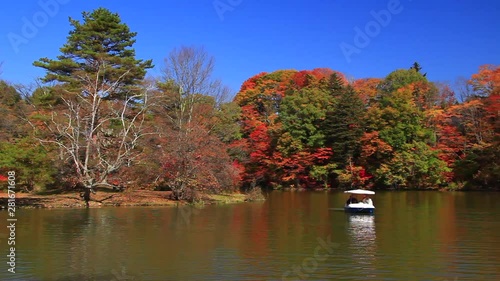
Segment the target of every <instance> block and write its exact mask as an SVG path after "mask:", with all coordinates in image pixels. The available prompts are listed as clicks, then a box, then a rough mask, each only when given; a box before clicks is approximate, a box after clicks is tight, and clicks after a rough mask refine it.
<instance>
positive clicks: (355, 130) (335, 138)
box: [322, 86, 365, 168]
mask: <svg viewBox="0 0 500 281" xmlns="http://www.w3.org/2000/svg"><path fill="white" fill-rule="evenodd" d="M364 111H365V106H364V103H363V101H362V100H361V98H360V97H359V95H358V94H357V93H356V91H354V89H353V88H352V87H351V86H347V87H346V88H344V89H343V90H342V91H341V93H340V96H339V97H338V99H337V100H336V102H335V103H334V104H333V105H332V106H331V107H330V108H329V110H328V112H327V114H326V118H325V120H324V121H323V122H322V131H323V134H324V135H325V136H326V141H325V144H326V146H328V147H331V148H332V149H333V153H334V154H333V160H334V161H335V163H336V164H337V166H338V167H339V168H343V167H345V166H346V165H347V162H348V160H349V159H352V158H353V157H354V158H357V157H358V156H359V149H360V138H361V136H362V135H363V132H364V122H363V120H364V119H365V118H364Z"/></svg>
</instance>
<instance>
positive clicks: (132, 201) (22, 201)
mask: <svg viewBox="0 0 500 281" xmlns="http://www.w3.org/2000/svg"><path fill="white" fill-rule="evenodd" d="M170 193H171V192H170V191H151V190H134V191H124V192H103V191H98V192H97V193H96V194H92V197H91V200H90V201H89V208H101V207H139V206H156V207H166V206H172V207H173V206H178V205H193V204H194V205H196V204H204V205H214V204H231V203H242V202H248V201H252V200H251V198H249V195H247V194H242V193H230V194H203V195H202V196H201V198H202V199H201V200H200V202H199V203H198V202H196V203H190V202H187V201H182V200H181V201H177V200H172V199H169V198H168V197H169V195H170ZM15 195H16V197H15V206H16V207H17V208H44V209H52V208H86V206H85V201H83V199H82V198H81V197H80V192H68V193H61V194H52V195H39V194H30V193H21V192H16V194H15ZM8 199H9V197H8V194H7V192H4V191H2V192H0V210H3V209H6V208H7V206H8ZM11 200H12V199H11Z"/></svg>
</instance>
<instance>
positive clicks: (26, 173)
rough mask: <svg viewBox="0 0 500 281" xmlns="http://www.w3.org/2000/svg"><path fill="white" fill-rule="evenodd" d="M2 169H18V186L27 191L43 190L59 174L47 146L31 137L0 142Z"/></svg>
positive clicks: (0, 163) (0, 167) (0, 165)
mask: <svg viewBox="0 0 500 281" xmlns="http://www.w3.org/2000/svg"><path fill="white" fill-rule="evenodd" d="M0 170H2V171H5V172H6V171H16V178H17V183H18V186H22V187H23V188H24V190H25V191H43V190H45V188H47V187H49V186H50V185H52V184H53V183H54V182H55V179H56V176H57V170H56V169H55V166H54V163H53V160H52V159H51V157H50V155H49V151H48V150H47V148H46V147H44V146H41V145H40V144H39V143H38V142H37V141H36V140H34V139H33V138H30V137H24V138H21V139H18V140H16V141H13V142H0Z"/></svg>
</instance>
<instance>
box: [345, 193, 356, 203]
mask: <svg viewBox="0 0 500 281" xmlns="http://www.w3.org/2000/svg"><path fill="white" fill-rule="evenodd" d="M353 203H358V199H356V197H354V195H353V194H351V196H349V199H347V201H346V202H345V204H346V205H349V204H353Z"/></svg>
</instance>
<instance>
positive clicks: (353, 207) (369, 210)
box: [344, 203, 375, 214]
mask: <svg viewBox="0 0 500 281" xmlns="http://www.w3.org/2000/svg"><path fill="white" fill-rule="evenodd" d="M363 205H365V204H359V203H358V204H350V205H349V206H345V207H344V211H346V212H347V213H355V214H373V213H375V207H374V206H373V205H368V206H366V205H365V206H363Z"/></svg>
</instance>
